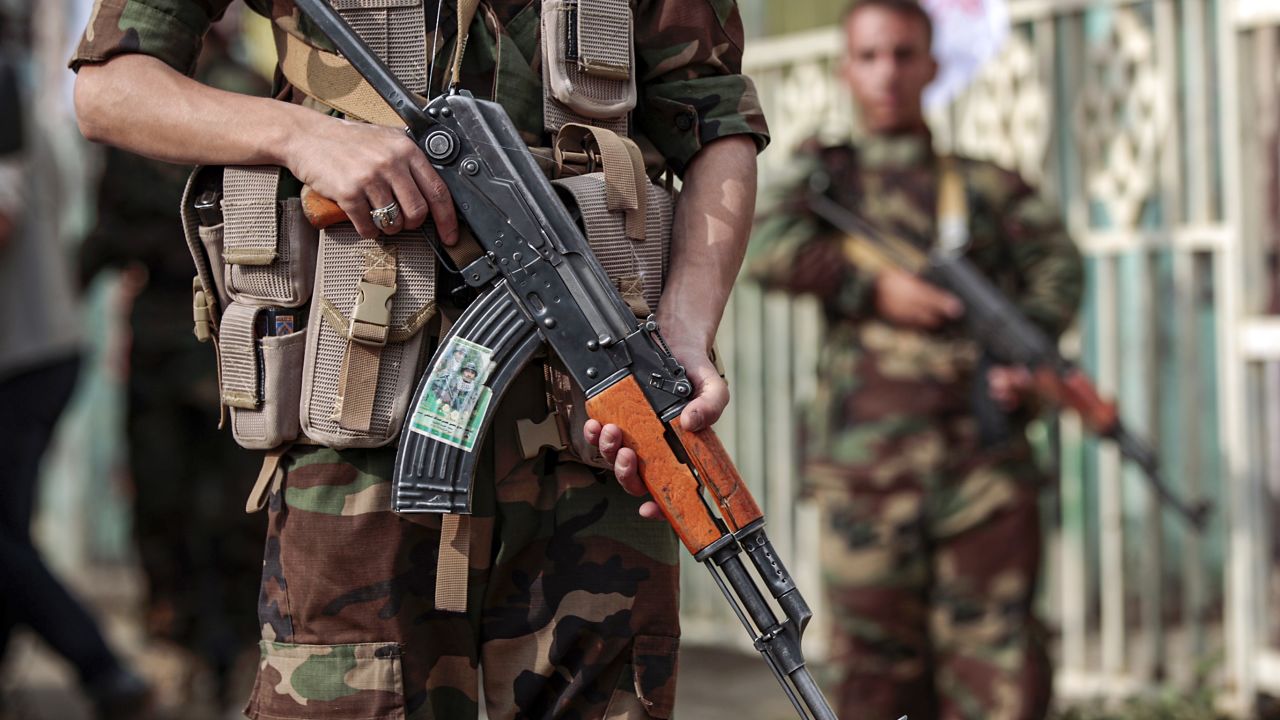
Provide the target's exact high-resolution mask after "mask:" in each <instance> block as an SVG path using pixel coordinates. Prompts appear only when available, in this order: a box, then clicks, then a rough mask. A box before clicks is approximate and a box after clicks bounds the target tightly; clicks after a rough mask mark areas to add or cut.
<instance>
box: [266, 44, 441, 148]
mask: <svg viewBox="0 0 1280 720" xmlns="http://www.w3.org/2000/svg"><path fill="white" fill-rule="evenodd" d="M272 30H273V32H274V33H275V37H276V53H277V54H278V55H279V58H280V71H281V72H282V73H284V76H285V79H287V80H288V81H289V84H291V85H293V86H294V87H295V88H297V89H298V90H301V91H302V92H303V93H305V94H306V95H307V96H308V97H311V98H315V99H316V100H319V101H320V102H322V103H324V104H325V105H328V106H329V107H331V108H333V109H335V110H337V111H339V112H341V113H342V114H343V115H346V116H347V117H350V118H354V119H356V120H362V121H364V122H369V123H374V124H376V125H389V126H398V125H403V124H404V121H403V120H401V119H400V116H399V115H396V113H395V111H394V110H392V109H391V106H390V105H388V104H387V102H386V101H385V100H383V99H382V96H381V95H379V94H378V92H377V91H376V90H374V89H373V86H372V85H370V84H369V82H368V81H367V80H365V79H364V78H363V77H361V76H360V73H359V72H357V71H356V69H355V68H354V67H353V66H352V65H351V63H350V62H348V61H347V59H346V58H344V57H342V56H341V55H339V54H337V53H333V52H328V51H327V50H321V49H320V48H317V47H315V46H313V45H311V44H309V43H307V42H306V41H304V40H302V39H301V38H299V37H298V36H297V35H294V34H293V33H290V32H288V31H287V30H285V29H284V28H282V27H280V26H279V25H272ZM423 102H424V103H425V102H426V101H425V100H423Z"/></svg>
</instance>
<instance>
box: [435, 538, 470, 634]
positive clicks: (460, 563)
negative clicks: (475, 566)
mask: <svg viewBox="0 0 1280 720" xmlns="http://www.w3.org/2000/svg"><path fill="white" fill-rule="evenodd" d="M470 556H471V516H470V515H459V514H457V513H448V514H446V515H445V516H444V517H443V518H441V520H440V555H439V557H437V558H436V610H443V611H445V612H456V613H464V612H466V611H467V572H468V570H469V569H470V567H471V561H470Z"/></svg>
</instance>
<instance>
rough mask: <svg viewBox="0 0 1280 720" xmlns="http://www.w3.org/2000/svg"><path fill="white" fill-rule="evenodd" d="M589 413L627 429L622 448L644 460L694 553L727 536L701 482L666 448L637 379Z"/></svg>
mask: <svg viewBox="0 0 1280 720" xmlns="http://www.w3.org/2000/svg"><path fill="white" fill-rule="evenodd" d="M587 414H588V415H590V416H591V417H593V418H595V419H596V420H599V421H600V422H602V423H605V424H613V425H617V426H618V427H620V428H622V442H623V444H624V445H626V446H627V447H629V448H631V449H632V450H634V451H635V453H636V456H637V457H639V458H640V468H639V469H640V478H641V479H642V480H644V484H645V486H646V487H648V488H649V493H650V494H651V495H653V499H654V502H656V503H658V507H659V508H661V509H662V514H663V515H666V516H667V522H670V523H671V526H672V527H674V528H675V530H676V534H677V535H679V536H680V541H681V542H683V543H684V545H685V547H687V548H689V552H690V553H693V554H694V555H697V554H698V553H700V552H702V550H703V549H704V548H706V547H707V546H708V545H710V544H711V543H713V542H715V541H716V540H719V539H720V537H721V535H722V533H721V532H720V529H719V528H718V527H716V524H715V521H714V520H712V518H711V513H710V512H708V510H707V506H706V504H705V503H704V502H703V500H702V496H701V495H699V494H698V481H697V479H696V478H695V477H694V476H693V472H692V471H691V470H690V469H689V467H688V466H687V465H685V464H684V463H682V462H680V459H679V458H677V457H676V455H675V453H674V452H672V450H671V446H670V445H668V444H667V438H666V436H665V432H666V426H665V425H663V423H662V421H661V420H659V419H658V416H657V415H655V414H654V412H653V407H652V406H651V405H649V401H648V400H646V399H645V397H644V391H643V390H641V389H640V385H639V384H637V383H636V379H635V377H634V376H631V375H629V376H627V377H626V378H625V379H623V380H620V381H618V382H617V383H615V384H613V385H611V386H610V387H609V388H608V389H607V390H605V391H604V392H602V393H600V394H599V395H596V396H595V397H593V398H590V399H588V400H587Z"/></svg>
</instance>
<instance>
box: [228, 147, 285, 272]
mask: <svg viewBox="0 0 1280 720" xmlns="http://www.w3.org/2000/svg"><path fill="white" fill-rule="evenodd" d="M279 186H280V168H279V167H277V166H274V165H251V166H241V165H228V166H227V167H226V168H224V169H223V171H222V214H223V217H224V218H225V219H226V220H225V223H224V224H223V231H222V260H223V262H225V263H228V264H230V265H270V264H271V263H273V262H275V260H276V256H277V255H278V254H279V249H278V245H279V242H280V232H279V229H280V210H279V205H278V203H277V202H276V191H277V189H278V188H279Z"/></svg>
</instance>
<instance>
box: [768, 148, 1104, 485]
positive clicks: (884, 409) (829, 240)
mask: <svg viewBox="0 0 1280 720" xmlns="http://www.w3.org/2000/svg"><path fill="white" fill-rule="evenodd" d="M958 165H959V169H960V172H961V175H962V177H963V179H964V181H965V189H966V191H967V196H968V200H969V229H970V235H971V244H970V246H969V249H968V251H967V257H968V258H969V259H970V260H971V261H972V262H974V263H975V264H976V265H977V267H978V268H979V269H980V270H981V271H982V272H984V273H985V274H986V275H987V277H989V278H990V279H992V280H993V281H994V282H995V283H996V284H997V286H998V287H1000V288H1001V289H1002V290H1004V291H1005V293H1006V294H1007V296H1008V297H1010V298H1011V299H1012V300H1013V301H1014V302H1015V303H1016V304H1017V305H1018V306H1019V307H1020V309H1021V310H1022V311H1023V312H1025V313H1026V314H1027V315H1028V316H1029V317H1030V318H1031V319H1032V320H1033V321H1035V322H1036V323H1037V324H1039V325H1040V326H1041V327H1043V328H1044V329H1045V330H1046V331H1048V332H1049V333H1050V334H1051V335H1052V336H1054V337H1056V336H1057V335H1058V334H1060V333H1061V332H1062V331H1063V330H1064V329H1065V328H1066V326H1067V325H1068V324H1069V323H1070V322H1071V320H1072V318H1073V317H1074V315H1075V312H1076V309H1077V306H1078V304H1079V301H1080V295H1081V290H1082V283H1083V265H1082V262H1081V259H1080V254H1079V252H1078V251H1077V249H1076V247H1075V245H1074V244H1073V243H1072V242H1071V240H1070V238H1069V237H1068V236H1067V234H1066V232H1065V230H1064V228H1063V226H1062V223H1061V221H1060V219H1059V214H1058V212H1057V210H1056V209H1055V208H1054V207H1053V206H1052V205H1051V204H1049V203H1047V202H1045V201H1044V200H1043V199H1041V198H1040V197H1039V196H1038V195H1037V194H1036V192H1035V190H1034V189H1033V188H1031V187H1030V186H1029V185H1028V184H1027V183H1026V182H1024V181H1023V180H1022V179H1021V178H1020V177H1019V176H1018V175H1017V174H1015V173H1012V172H1009V171H1006V170H1002V169H1000V168H998V167H996V166H995V165H992V164H990V163H985V162H978V161H974V160H968V159H959V161H958ZM794 170H795V174H796V179H795V180H794V181H793V182H782V183H780V187H779V191H778V192H777V193H776V197H774V198H773V199H772V201H771V202H766V203H765V205H764V209H763V211H762V214H761V218H760V220H761V222H760V223H759V224H758V226H757V231H756V233H755V236H754V237H753V239H752V251H751V257H750V259H749V261H748V274H749V275H750V277H752V278H753V279H754V280H756V281H757V282H759V283H761V284H762V285H763V286H765V287H766V288H770V289H776V290H783V291H787V292H792V293H803V292H812V291H813V290H814V289H813V288H806V287H801V286H800V285H798V280H797V277H798V271H797V270H796V268H798V267H801V266H803V264H804V263H805V262H806V261H808V262H812V261H813V257H815V256H814V255H809V254H811V253H817V257H819V258H821V259H822V261H823V262H834V263H842V264H843V265H844V269H843V271H842V272H841V273H840V274H839V276H838V277H839V278H840V280H839V282H838V283H837V284H836V285H835V286H832V287H828V288H825V289H824V290H822V291H820V295H821V296H820V297H819V298H818V299H819V301H820V302H821V304H822V308H823V312H824V315H825V317H826V321H827V325H828V329H827V334H826V343H825V345H824V347H823V348H822V352H821V356H820V360H819V391H818V393H817V397H816V399H815V400H814V401H813V403H812V404H811V406H810V407H809V409H808V413H807V416H806V419H805V452H806V458H807V460H808V462H809V463H810V465H811V467H812V465H813V464H815V463H816V464H818V465H831V466H835V467H844V468H860V467H863V466H868V465H870V464H872V463H874V462H875V461H876V459H877V456H878V455H879V454H880V453H878V452H876V450H875V448H877V447H883V446H884V445H885V444H886V443H888V444H896V443H894V442H893V441H895V440H901V439H903V438H906V437H909V436H912V435H914V434H916V433H918V432H919V431H920V430H922V429H923V428H925V427H933V426H938V425H940V424H945V423H947V422H948V421H949V420H950V419H952V418H963V417H964V416H967V415H971V414H972V412H973V402H974V398H975V396H974V388H975V385H974V380H975V371H976V370H977V369H978V367H979V364H980V361H981V353H980V351H979V349H978V348H977V346H976V344H975V343H974V342H972V341H971V340H969V339H968V338H967V337H966V335H965V332H964V328H963V326H961V325H960V324H959V323H953V324H950V325H948V326H946V327H943V328H941V329H939V330H937V331H933V332H924V331H918V330H913V329H908V328H904V327H901V326H896V325H893V324H890V323H889V322H888V321H886V320H884V319H882V318H880V317H878V316H877V314H876V311H875V307H874V303H873V300H872V290H873V288H874V283H875V275H874V273H873V272H872V271H870V270H869V269H866V268H863V267H859V266H858V264H857V263H856V262H855V261H853V260H851V259H849V258H846V257H845V256H844V254H843V253H842V252H841V251H840V250H839V249H838V248H840V240H841V238H840V237H839V236H838V235H837V234H836V233H834V231H832V230H831V229H830V228H829V227H827V226H825V225H822V224H820V223H819V222H818V221H817V220H816V219H814V218H813V217H812V216H810V215H809V214H808V213H807V212H806V210H805V209H804V203H803V195H804V193H805V192H807V191H808V187H809V184H808V180H809V178H810V177H811V176H812V175H813V174H814V173H815V172H819V171H822V172H825V173H826V174H827V175H828V176H829V178H830V181H831V185H830V192H831V193H832V196H833V197H835V198H836V199H837V200H838V201H839V202H841V203H842V204H843V205H845V206H846V207H850V208H855V209H856V210H857V212H858V213H859V214H860V215H861V216H862V217H863V218H864V219H866V220H868V221H870V222H871V223H872V224H874V225H875V226H877V227H878V228H880V229H881V230H882V231H883V232H886V233H888V234H892V235H895V236H897V237H899V238H900V239H903V240H907V241H908V242H912V243H913V244H915V245H917V246H920V247H924V246H925V244H926V243H927V242H931V239H932V238H934V237H935V235H936V232H935V226H936V215H937V202H938V201H937V188H938V158H937V155H936V154H934V152H933V150H932V139H931V138H930V137H929V136H928V135H916V136H907V137H893V138H887V137H884V138H874V139H871V140H867V141H864V142H863V143H861V144H859V145H858V146H855V147H851V146H836V147H819V146H817V145H816V144H812V145H809V146H807V147H806V149H805V150H804V151H802V152H801V153H799V155H798V156H797V158H796V160H795V167H794ZM806 255H809V257H808V258H807V259H806V257H805V256H806ZM1023 420H1025V418H1014V421H1015V422H1014V427H1015V428H1019V427H1020V424H1021V423H1020V422H1019V421H1023ZM954 450H955V448H953V451H954Z"/></svg>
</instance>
